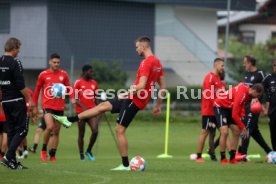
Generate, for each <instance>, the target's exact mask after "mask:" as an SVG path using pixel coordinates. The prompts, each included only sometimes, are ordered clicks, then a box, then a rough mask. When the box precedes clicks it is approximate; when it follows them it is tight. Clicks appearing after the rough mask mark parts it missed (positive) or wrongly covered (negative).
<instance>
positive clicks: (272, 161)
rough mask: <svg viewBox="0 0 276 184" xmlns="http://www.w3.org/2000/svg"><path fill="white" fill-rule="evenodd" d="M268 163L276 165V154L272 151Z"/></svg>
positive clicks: (268, 156)
mask: <svg viewBox="0 0 276 184" xmlns="http://www.w3.org/2000/svg"><path fill="white" fill-rule="evenodd" d="M267 162H268V163H270V164H276V152H275V151H271V152H269V153H268V155H267Z"/></svg>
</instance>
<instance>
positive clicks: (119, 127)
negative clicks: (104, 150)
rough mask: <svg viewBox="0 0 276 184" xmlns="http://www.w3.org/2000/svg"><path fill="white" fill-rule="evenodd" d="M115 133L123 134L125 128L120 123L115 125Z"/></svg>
mask: <svg viewBox="0 0 276 184" xmlns="http://www.w3.org/2000/svg"><path fill="white" fill-rule="evenodd" d="M115 131H116V134H123V133H124V132H125V128H124V127H123V126H121V125H117V126H116V128H115Z"/></svg>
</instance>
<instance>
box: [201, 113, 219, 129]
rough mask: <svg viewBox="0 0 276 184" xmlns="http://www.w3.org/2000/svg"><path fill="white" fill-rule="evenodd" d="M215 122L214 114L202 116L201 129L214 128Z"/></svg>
mask: <svg viewBox="0 0 276 184" xmlns="http://www.w3.org/2000/svg"><path fill="white" fill-rule="evenodd" d="M216 124H217V121H216V117H215V116H202V129H205V130H208V129H216Z"/></svg>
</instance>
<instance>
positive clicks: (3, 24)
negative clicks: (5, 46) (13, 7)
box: [0, 3, 10, 33]
mask: <svg viewBox="0 0 276 184" xmlns="http://www.w3.org/2000/svg"><path fill="white" fill-rule="evenodd" d="M9 32H10V4H7V3H0V33H9Z"/></svg>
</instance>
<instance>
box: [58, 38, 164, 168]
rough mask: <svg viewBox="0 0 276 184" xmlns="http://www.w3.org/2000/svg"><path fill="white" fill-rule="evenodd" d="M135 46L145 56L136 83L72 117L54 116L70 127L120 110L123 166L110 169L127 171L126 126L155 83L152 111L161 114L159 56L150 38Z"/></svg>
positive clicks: (144, 103)
mask: <svg viewBox="0 0 276 184" xmlns="http://www.w3.org/2000/svg"><path fill="white" fill-rule="evenodd" d="M135 46H136V52H137V53H138V55H139V56H142V57H144V60H143V61H142V62H141V63H140V66H139V69H138V72H137V77H136V81H135V83H134V84H133V85H132V86H131V88H130V89H129V90H128V91H127V92H125V93H121V94H119V95H118V98H115V99H113V100H110V101H106V102H102V103H100V104H99V105H97V106H96V107H94V108H92V109H89V110H86V111H83V112H82V113H79V114H78V115H77V116H74V117H65V116H63V117H59V116H54V117H55V118H56V119H57V120H58V121H60V122H61V123H62V124H64V125H66V126H70V125H71V122H75V121H79V120H84V119H87V118H91V117H96V116H97V115H99V114H101V113H104V112H106V111H111V113H119V116H118V118H117V125H116V135H117V139H118V145H119V150H120V155H121V158H122V165H120V166H118V167H116V168H114V169H112V170H126V171H129V170H130V167H129V160H128V142H127V138H126V129H127V127H128V126H129V124H130V123H131V121H132V120H133V118H134V117H135V115H136V113H137V112H138V111H139V110H142V109H144V108H145V107H146V105H147V103H148V102H149V100H150V97H151V94H152V93H153V91H152V88H154V86H155V84H156V83H158V84H159V86H160V89H161V95H158V100H157V103H156V106H155V108H154V111H153V113H154V115H159V114H160V113H161V103H162V98H163V97H164V96H165V95H166V94H165V91H164V89H165V78H164V73H163V68H162V65H161V63H160V61H159V59H158V58H156V57H155V56H154V55H153V53H152V50H151V47H150V39H149V38H148V37H139V38H138V39H137V40H136V41H135Z"/></svg>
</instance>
